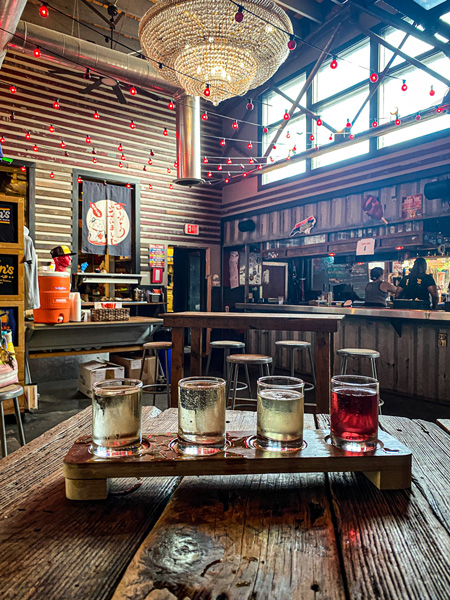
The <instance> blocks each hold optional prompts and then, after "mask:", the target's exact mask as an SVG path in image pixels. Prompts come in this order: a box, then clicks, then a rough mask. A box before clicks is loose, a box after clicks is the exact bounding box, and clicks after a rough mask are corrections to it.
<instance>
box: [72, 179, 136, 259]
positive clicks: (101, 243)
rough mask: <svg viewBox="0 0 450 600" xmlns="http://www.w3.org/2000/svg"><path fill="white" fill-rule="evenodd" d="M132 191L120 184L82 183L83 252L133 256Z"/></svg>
mask: <svg viewBox="0 0 450 600" xmlns="http://www.w3.org/2000/svg"><path fill="white" fill-rule="evenodd" d="M130 229H131V191H130V190H129V189H128V188H126V187H124V186H120V185H109V184H108V185H103V184H102V183H97V182H94V181H85V182H84V183H83V227H82V246H81V252H82V253H85V254H106V247H107V246H108V252H109V254H110V255H111V256H131V231H130Z"/></svg>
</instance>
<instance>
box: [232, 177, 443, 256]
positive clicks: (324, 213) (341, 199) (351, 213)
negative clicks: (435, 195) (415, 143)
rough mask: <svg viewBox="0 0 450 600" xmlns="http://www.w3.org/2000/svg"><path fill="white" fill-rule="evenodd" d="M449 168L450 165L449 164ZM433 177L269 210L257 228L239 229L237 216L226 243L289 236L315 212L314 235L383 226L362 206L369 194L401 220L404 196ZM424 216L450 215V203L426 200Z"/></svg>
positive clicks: (390, 218) (390, 217)
mask: <svg viewBox="0 0 450 600" xmlns="http://www.w3.org/2000/svg"><path fill="white" fill-rule="evenodd" d="M449 171H450V167H449ZM436 179H438V178H437V177H434V178H423V179H415V178H412V180H411V181H410V182H407V183H402V184H399V185H394V186H384V187H367V189H365V190H364V191H362V192H359V193H355V194H348V195H340V196H336V197H333V198H332V199H329V200H321V201H318V202H314V201H311V202H307V203H305V204H301V203H300V202H299V204H298V205H297V206H292V207H290V208H283V209H280V210H270V211H267V212H264V213H260V214H256V215H254V216H252V219H253V220H254V221H255V223H256V228H255V231H253V232H240V231H239V229H238V224H239V221H241V220H242V219H240V218H236V219H232V220H227V221H225V223H224V244H225V245H228V246H231V245H233V244H236V243H243V242H260V241H269V240H277V239H281V238H286V237H289V233H290V232H291V230H292V228H293V227H294V225H295V223H298V222H299V221H302V220H303V219H306V218H307V217H309V216H311V215H314V216H315V217H316V219H317V223H316V225H315V227H314V229H313V230H312V232H311V235H318V234H320V233H324V232H329V231H333V230H335V231H345V230H346V229H348V228H351V227H358V226H362V227H370V226H378V225H383V223H381V222H380V221H374V220H373V219H371V218H370V217H368V216H367V215H366V214H365V213H364V212H363V210H362V208H361V201H362V198H363V197H364V196H366V195H374V196H377V197H378V198H379V200H380V202H381V204H382V206H383V207H384V216H385V218H386V219H387V221H388V222H393V223H394V222H396V221H397V222H398V221H402V220H404V219H402V217H401V211H402V198H403V197H406V196H410V195H412V194H420V193H423V188H424V186H425V184H426V183H427V182H429V181H435V180H436ZM423 213H424V217H439V216H441V215H443V214H447V215H448V214H450V207H449V204H448V202H446V201H442V200H426V199H425V197H424V199H423Z"/></svg>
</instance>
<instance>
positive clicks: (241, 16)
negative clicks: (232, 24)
mask: <svg viewBox="0 0 450 600" xmlns="http://www.w3.org/2000/svg"><path fill="white" fill-rule="evenodd" d="M234 20H235V21H236V23H242V21H243V20H244V9H243V8H242V6H239V7H238V9H237V12H236V13H235V15H234Z"/></svg>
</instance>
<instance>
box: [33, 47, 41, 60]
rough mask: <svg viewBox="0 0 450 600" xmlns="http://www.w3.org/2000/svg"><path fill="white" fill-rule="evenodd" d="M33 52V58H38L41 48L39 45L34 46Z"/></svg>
mask: <svg viewBox="0 0 450 600" xmlns="http://www.w3.org/2000/svg"><path fill="white" fill-rule="evenodd" d="M33 54H34V56H35V58H40V56H41V50H40V48H39V46H36V48H35V49H34V50H33Z"/></svg>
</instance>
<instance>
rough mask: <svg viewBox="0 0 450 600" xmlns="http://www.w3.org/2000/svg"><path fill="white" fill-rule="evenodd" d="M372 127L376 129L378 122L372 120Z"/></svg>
mask: <svg viewBox="0 0 450 600" xmlns="http://www.w3.org/2000/svg"><path fill="white" fill-rule="evenodd" d="M372 127H378V121H377V120H375V119H374V120H373V121H372Z"/></svg>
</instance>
